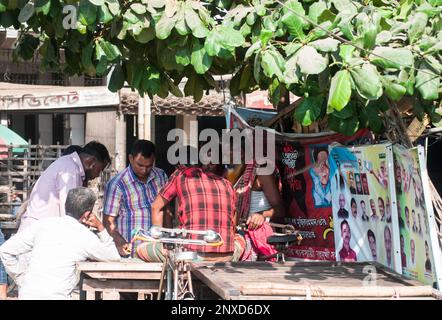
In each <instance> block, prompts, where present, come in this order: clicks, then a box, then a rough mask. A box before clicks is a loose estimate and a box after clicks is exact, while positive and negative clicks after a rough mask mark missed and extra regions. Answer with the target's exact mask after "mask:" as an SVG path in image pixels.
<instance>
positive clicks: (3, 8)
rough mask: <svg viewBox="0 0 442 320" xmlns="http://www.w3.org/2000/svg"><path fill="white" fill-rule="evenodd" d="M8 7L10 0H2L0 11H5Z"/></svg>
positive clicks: (0, 0) (0, 1)
mask: <svg viewBox="0 0 442 320" xmlns="http://www.w3.org/2000/svg"><path fill="white" fill-rule="evenodd" d="M7 8H8V1H7V0H0V13H2V12H5V11H6V9H7Z"/></svg>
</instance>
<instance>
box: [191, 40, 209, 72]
mask: <svg viewBox="0 0 442 320" xmlns="http://www.w3.org/2000/svg"><path fill="white" fill-rule="evenodd" d="M212 61H213V57H211V56H209V55H208V54H207V52H206V50H205V49H204V46H203V45H202V44H201V43H200V42H199V40H198V39H193V43H192V55H191V58H190V62H191V64H192V65H193V67H194V68H195V71H196V73H198V74H204V73H206V72H207V71H208V70H209V69H210V67H211V66H212Z"/></svg>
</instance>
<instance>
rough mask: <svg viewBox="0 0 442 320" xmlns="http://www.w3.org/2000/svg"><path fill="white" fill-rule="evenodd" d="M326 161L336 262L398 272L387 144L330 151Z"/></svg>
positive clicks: (390, 168)
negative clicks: (375, 264) (371, 264)
mask: <svg viewBox="0 0 442 320" xmlns="http://www.w3.org/2000/svg"><path fill="white" fill-rule="evenodd" d="M329 159H330V179H331V194H332V199H331V202H332V210H333V221H334V229H335V232H334V238H335V244H336V260H338V261H345V262H352V261H358V262H362V261H375V262H378V263H381V264H383V265H384V266H387V267H389V268H391V269H394V270H396V271H399V272H400V269H401V265H400V259H399V254H398V252H399V251H398V249H399V243H398V240H399V234H398V230H399V229H398V219H397V214H396V210H395V209H394V208H393V206H392V204H393V203H395V194H394V192H392V188H391V187H390V184H391V182H390V177H391V176H392V175H393V171H392V170H393V168H392V165H391V164H392V151H391V145H390V144H379V145H371V146H357V147H344V146H331V147H330V157H329ZM391 181H392V180H391Z"/></svg>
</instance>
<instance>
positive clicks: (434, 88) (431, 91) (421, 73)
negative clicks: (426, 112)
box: [416, 62, 440, 100]
mask: <svg viewBox="0 0 442 320" xmlns="http://www.w3.org/2000/svg"><path fill="white" fill-rule="evenodd" d="M439 87H440V76H439V75H437V74H435V73H434V71H433V69H432V68H431V67H430V66H429V64H428V63H427V62H423V63H421V64H420V66H419V70H418V71H417V76H416V88H417V90H418V91H419V93H420V94H421V96H422V98H423V99H424V100H438V99H439Z"/></svg>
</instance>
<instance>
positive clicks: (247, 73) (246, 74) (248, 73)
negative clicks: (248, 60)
mask: <svg viewBox="0 0 442 320" xmlns="http://www.w3.org/2000/svg"><path fill="white" fill-rule="evenodd" d="M252 79H253V74H252V65H251V64H247V65H246V66H245V67H244V68H243V70H242V73H241V79H240V81H239V88H240V89H242V90H247V89H248V88H249V86H250V82H251V81H252Z"/></svg>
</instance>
